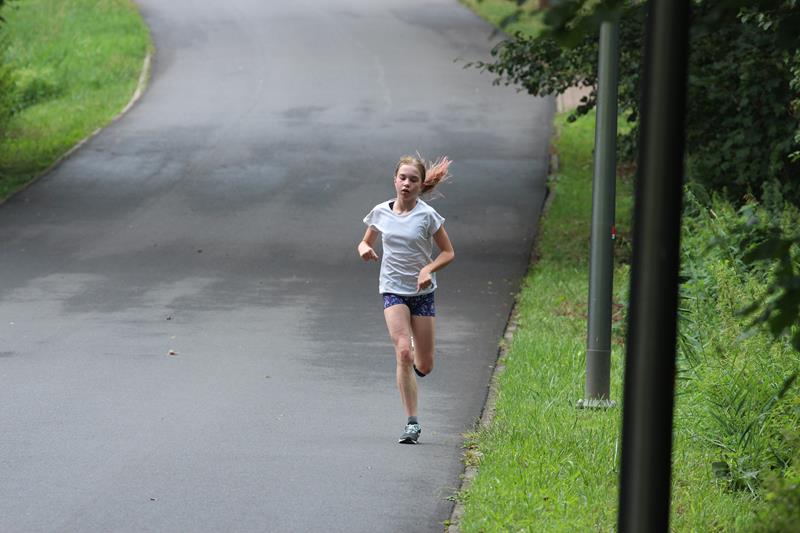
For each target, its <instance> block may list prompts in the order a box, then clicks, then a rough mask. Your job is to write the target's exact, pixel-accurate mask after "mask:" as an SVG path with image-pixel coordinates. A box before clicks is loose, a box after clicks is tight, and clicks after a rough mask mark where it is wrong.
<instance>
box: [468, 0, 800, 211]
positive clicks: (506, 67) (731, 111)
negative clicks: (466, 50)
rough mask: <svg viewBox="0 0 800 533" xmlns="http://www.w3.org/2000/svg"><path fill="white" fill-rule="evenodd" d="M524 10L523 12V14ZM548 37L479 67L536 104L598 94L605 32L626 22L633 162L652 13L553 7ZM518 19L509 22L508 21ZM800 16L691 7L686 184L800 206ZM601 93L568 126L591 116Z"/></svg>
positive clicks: (785, 1) (786, 11) (778, 1)
mask: <svg viewBox="0 0 800 533" xmlns="http://www.w3.org/2000/svg"><path fill="white" fill-rule="evenodd" d="M519 3H520V2H518V4H519ZM550 4H551V7H550V8H549V9H548V10H547V11H546V12H545V22H546V27H547V29H546V30H545V31H544V32H543V33H542V34H540V35H539V36H536V37H525V36H523V35H521V34H517V35H516V36H514V38H512V39H509V40H506V41H504V42H501V43H500V44H499V45H497V46H496V47H495V48H494V49H493V50H492V56H493V57H494V58H495V60H494V61H493V62H479V63H477V64H476V65H477V66H478V67H480V68H482V69H484V70H486V71H488V72H490V73H493V74H495V75H496V76H497V77H496V79H495V83H496V84H500V83H503V84H506V85H510V84H515V85H518V86H520V88H521V89H522V90H526V91H527V92H529V93H530V94H532V95H536V96H543V95H548V94H558V93H561V92H563V91H564V90H565V89H566V88H568V87H571V86H575V85H577V86H583V87H594V86H595V84H596V77H597V71H596V58H597V27H598V24H599V21H600V20H602V19H603V18H605V17H618V18H619V20H620V52H621V53H620V77H619V80H620V87H619V107H620V111H621V112H622V113H623V114H624V116H625V119H626V120H627V121H628V122H629V123H630V124H631V126H632V128H631V130H630V131H629V133H626V134H623V135H622V136H621V139H620V149H621V152H622V153H621V157H622V158H625V159H628V160H631V161H632V160H635V151H636V144H635V143H636V138H637V136H638V131H637V124H638V116H639V81H640V80H639V79H640V68H641V53H642V50H643V43H642V35H643V27H644V22H645V16H646V11H645V4H644V3H643V2H641V1H637V0H628V1H622V0H606V1H603V2H597V1H590V0H562V1H553V2H550ZM511 18H513V17H510V18H509V20H510V19H511ZM798 35H800V7H798V0H763V1H761V2H746V1H743V0H717V1H704V0H694V1H693V12H692V26H691V35H690V50H691V55H690V58H689V86H688V101H687V103H688V109H687V123H686V135H687V139H686V140H687V177H688V178H689V179H690V180H691V181H693V182H694V183H696V184H699V185H701V186H702V187H703V188H705V189H707V190H709V191H718V192H720V193H722V194H725V195H726V196H728V197H729V198H730V199H732V200H733V201H734V202H736V203H741V202H742V200H743V199H744V198H745V197H746V196H748V195H753V196H757V197H759V196H761V194H762V190H763V186H764V184H765V183H772V182H775V183H778V184H779V185H780V188H781V189H782V192H783V194H784V196H785V197H786V198H787V199H789V200H791V201H792V202H793V203H796V204H798V205H800V184H799V183H797V181H798V180H797V179H796V177H797V176H798V175H800V39H799V38H798ZM595 104H596V93H595V92H594V91H592V93H591V94H590V95H589V96H588V97H586V98H585V99H584V101H583V102H582V104H581V105H580V106H579V107H578V108H577V109H576V110H575V112H574V113H573V115H572V116H571V117H570V118H571V119H572V120H574V119H575V118H577V117H579V116H581V115H585V114H587V113H589V112H590V111H591V110H592V109H593V108H594V107H595Z"/></svg>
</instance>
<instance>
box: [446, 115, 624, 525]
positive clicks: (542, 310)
mask: <svg viewBox="0 0 800 533" xmlns="http://www.w3.org/2000/svg"><path fill="white" fill-rule="evenodd" d="M558 123H559V127H560V128H561V129H562V135H561V136H560V138H559V140H558V143H557V149H558V152H559V156H560V161H561V168H560V170H559V173H558V175H557V176H556V178H557V179H556V180H555V181H554V182H551V189H553V190H554V192H555V197H554V201H553V203H552V204H551V206H550V208H549V210H548V213H547V216H546V217H545V218H544V219H543V220H542V227H541V230H540V236H539V244H538V249H539V252H540V255H541V258H540V260H539V262H538V263H537V264H536V266H535V267H534V268H533V269H532V270H531V272H529V274H528V276H527V277H526V279H525V281H524V285H523V289H522V291H521V293H520V295H519V302H518V313H519V314H518V321H519V326H518V329H517V331H516V333H515V335H514V339H513V341H512V343H511V345H510V347H509V349H508V352H507V355H506V358H505V361H504V362H505V365H506V369H505V371H504V372H503V374H502V375H501V377H500V380H499V390H500V392H499V395H498V400H497V406H496V408H497V412H496V415H495V418H494V420H493V422H492V424H491V425H490V426H489V427H487V428H482V429H480V430H479V431H478V432H477V433H476V434H475V435H473V440H472V441H471V442H470V443H469V444H470V446H471V447H473V448H474V449H476V450H477V451H478V452H480V453H479V454H478V456H479V457H482V458H481V460H480V465H479V472H478V476H477V478H476V479H475V481H474V482H473V484H472V485H471V487H470V488H469V490H468V491H467V492H466V493H464V494H462V495H461V497H462V498H463V499H464V502H465V506H466V514H465V516H464V519H463V521H462V523H461V530H462V531H464V532H477V531H610V530H612V529H614V525H615V520H616V499H617V488H616V486H617V464H618V460H619V439H618V435H619V426H620V411H619V410H616V409H615V410H608V411H588V410H579V409H576V408H575V402H576V401H577V400H578V399H580V398H582V397H583V387H584V356H585V351H586V298H587V293H588V267H587V255H588V247H589V230H590V219H591V210H590V209H589V206H591V172H592V160H591V146H592V142H593V138H594V121H593V120H592V119H591V117H589V118H587V119H584V120H579V121H578V122H575V123H572V124H569V125H568V126H567V125H566V121H565V116H564V115H562V116H560V117H559V119H558ZM587 148H589V149H588V150H587ZM618 189H620V190H619V194H620V196H622V197H624V198H625V199H624V200H623V201H621V202H619V205H618V209H617V219H618V222H617V225H618V227H619V228H620V229H621V230H623V232H626V231H627V228H628V226H629V224H628V222H627V221H628V220H629V218H630V201H629V198H630V184H629V182H627V181H624V182H622V183H621V184H620V185H619V186H618ZM626 271H627V267H625V266H624V265H619V266H618V267H617V283H616V286H617V287H624V286H625V285H626V283H625V273H626ZM620 278H621V279H620ZM617 292H619V291H617ZM620 297H621V296H620V295H619V294H617V295H616V298H617V299H619V298H620ZM617 329H619V328H617ZM617 333H619V331H618V332H617ZM615 341H616V342H615V344H614V347H613V353H612V365H613V376H612V396H613V397H615V398H617V399H618V398H619V395H620V393H621V392H620V382H621V375H622V368H621V367H622V365H621V359H622V350H621V345H620V344H621V343H620V342H619V338H618V337H617V338H616V339H615Z"/></svg>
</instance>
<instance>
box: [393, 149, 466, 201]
mask: <svg viewBox="0 0 800 533" xmlns="http://www.w3.org/2000/svg"><path fill="white" fill-rule="evenodd" d="M450 163H452V161H450V159H448V158H447V156H446V155H445V156H441V157H439V159H437V160H436V161H435V162H432V161H425V160H424V159H423V158H422V156H420V155H419V153H417V155H416V156H413V155H404V156H403V157H401V158H400V161H398V162H397V166H396V167H395V168H394V175H395V176H397V172H398V171H399V170H400V167H401V166H403V165H411V166H413V167H415V168H416V169H417V170H418V171H419V177H420V179H421V180H422V194H425V193H428V192H431V191H432V190H433V189H435V188H436V186H437V185H439V184H440V183H443V182H445V181H448V180H449V179H450V178H451V177H452V176H451V175H450V173H449V172H448V168H449V167H450Z"/></svg>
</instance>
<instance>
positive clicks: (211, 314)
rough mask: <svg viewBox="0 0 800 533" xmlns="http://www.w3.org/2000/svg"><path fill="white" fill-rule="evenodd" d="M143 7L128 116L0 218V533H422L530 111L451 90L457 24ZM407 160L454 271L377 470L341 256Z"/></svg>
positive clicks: (435, 523)
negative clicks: (427, 179) (449, 178)
mask: <svg viewBox="0 0 800 533" xmlns="http://www.w3.org/2000/svg"><path fill="white" fill-rule="evenodd" d="M139 4H140V5H141V8H142V13H143V15H144V17H145V19H146V21H147V23H148V24H149V26H150V28H151V30H152V35H153V39H154V41H155V45H156V54H155V57H154V66H153V73H152V80H151V83H150V85H149V87H148V89H147V91H146V93H145V94H144V96H143V98H142V100H141V101H140V102H139V103H138V104H137V105H136V106H135V107H134V108H133V109H132V110H131V111H130V112H129V113H128V114H127V115H126V116H124V117H123V118H122V119H120V120H119V121H117V122H116V123H114V124H113V125H112V126H111V127H109V128H108V129H106V130H105V131H103V132H102V133H101V134H100V135H98V136H97V137H95V138H94V139H93V140H92V141H90V142H89V143H88V144H86V145H85V146H84V147H83V148H82V149H80V150H79V151H78V152H77V153H76V154H74V155H73V156H72V157H71V158H69V159H68V160H66V161H65V162H64V163H63V164H61V165H60V166H58V167H57V169H56V170H55V171H53V172H51V173H50V174H49V175H47V176H45V177H43V178H42V179H41V180H40V181H39V182H37V183H36V184H35V185H34V186H32V187H30V188H29V189H27V190H25V191H24V192H22V193H20V194H18V195H17V196H15V197H14V198H12V199H10V200H9V201H8V202H6V203H5V204H3V205H2V206H0V228H2V231H0V426H1V427H0V531H3V532H39V531H80V532H95V531H97V532H100V531H102V532H107V531H276V532H282V531H347V532H351V533H352V532H375V531H398V532H406V533H407V532H424V531H432V532H438V531H441V529H442V521H444V520H445V519H447V518H448V516H449V512H450V509H451V505H452V503H451V501H449V500H448V499H447V498H448V496H450V495H452V494H453V492H454V490H455V488H456V487H457V486H458V484H459V474H460V473H461V472H462V465H461V463H460V460H459V458H460V455H461V449H460V444H461V441H462V437H461V435H460V434H461V433H462V432H463V431H465V430H466V429H468V428H470V427H471V425H472V423H473V420H474V419H475V418H476V417H478V416H479V414H480V412H481V407H482V405H483V402H484V399H485V395H486V385H487V382H488V379H489V377H490V374H491V371H492V368H491V367H492V364H493V362H494V359H495V356H496V346H497V341H498V339H499V337H500V335H501V332H502V330H503V327H504V324H505V321H506V318H507V315H508V313H509V310H510V308H511V304H512V299H513V298H512V295H513V293H515V291H516V290H517V288H518V285H519V280H520V278H521V276H522V275H523V273H524V271H525V269H526V267H527V264H528V260H529V255H530V250H531V245H532V236H533V234H534V230H535V225H536V220H537V218H538V215H539V209H540V206H541V204H542V200H543V196H544V190H545V189H544V181H545V174H546V167H547V144H548V137H549V135H550V132H551V128H550V123H551V115H552V108H553V104H552V102H551V101H546V100H536V99H533V98H531V97H529V96H526V95H522V94H517V93H516V92H515V90H514V89H510V88H503V87H493V86H492V83H491V82H492V77H491V76H490V75H488V74H481V73H479V72H478V71H477V70H475V69H467V70H465V69H463V68H462V66H463V61H465V60H470V59H479V58H487V57H488V51H489V49H490V47H491V43H490V42H489V34H490V31H491V30H490V28H489V26H488V25H487V24H485V23H483V22H482V21H480V20H479V19H478V18H477V17H475V16H474V15H473V14H472V13H470V12H469V11H468V10H467V9H465V8H464V7H462V6H461V5H459V4H458V3H457V2H456V1H455V0H382V1H380V2H375V1H374V0H327V1H325V2H319V1H315V2H312V1H310V0H292V1H291V2H264V1H263V0H228V1H226V2H216V1H210V0H207V1H200V0H170V1H169V2H164V1H161V0H140V1H139ZM456 59H459V60H461V61H462V62H454V60H456ZM416 150H420V151H421V152H423V154H425V155H427V156H431V157H433V156H436V155H439V154H442V153H446V154H448V155H449V156H450V157H451V158H452V159H454V160H455V163H454V166H453V172H454V174H455V176H456V180H455V181H454V182H453V183H452V184H451V185H448V186H446V187H444V193H445V195H446V197H445V198H443V199H439V200H436V201H434V202H433V205H434V206H435V207H436V208H437V210H439V212H440V213H442V214H443V215H444V216H445V217H446V218H447V223H446V225H447V228H448V232H449V234H450V236H451V238H452V241H453V244H454V247H455V250H456V261H455V262H454V263H453V264H452V265H451V266H450V267H448V269H446V270H445V271H443V272H442V273H441V275H440V277H439V284H440V288H439V291H438V292H437V308H438V314H439V317H438V322H437V326H438V347H437V367H436V370H435V371H434V373H433V374H432V375H431V376H430V377H427V378H425V380H424V381H422V382H421V391H420V394H421V397H420V401H421V413H420V422H421V424H422V426H423V434H422V443H421V444H420V445H418V446H401V445H398V444H397V443H396V442H397V441H396V439H397V437H398V436H399V433H400V432H401V430H402V428H403V424H404V422H405V420H404V415H403V412H402V409H401V406H400V401H399V398H398V395H397V392H396V390H395V385H394V356H393V352H392V348H391V346H390V343H389V340H388V336H387V334H386V331H385V326H384V323H383V314H382V306H381V300H380V298H379V296H378V294H377V276H378V270H377V265H375V264H374V263H370V264H364V263H361V262H360V260H359V258H358V257H357V255H356V252H355V245H356V243H357V241H358V240H359V239H360V237H361V236H362V234H363V231H364V226H363V224H362V222H361V219H362V217H363V216H364V214H365V213H366V212H367V211H368V210H369V209H370V208H371V207H372V206H373V205H375V204H376V203H378V202H380V201H383V200H385V199H388V198H389V197H390V196H391V195H392V186H391V173H392V171H393V167H394V164H395V162H396V160H397V159H398V157H399V156H400V155H402V154H405V153H414V152H415V151H416ZM171 350H172V351H174V352H175V355H169V352H170V351H171Z"/></svg>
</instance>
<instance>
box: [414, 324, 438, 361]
mask: <svg viewBox="0 0 800 533" xmlns="http://www.w3.org/2000/svg"><path fill="white" fill-rule="evenodd" d="M435 326H436V319H435V318H434V317H432V316H412V317H411V331H412V332H413V335H414V364H415V365H416V367H417V370H419V371H420V372H422V373H423V374H430V373H431V371H432V370H433V353H434V337H435V329H436V328H435Z"/></svg>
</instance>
